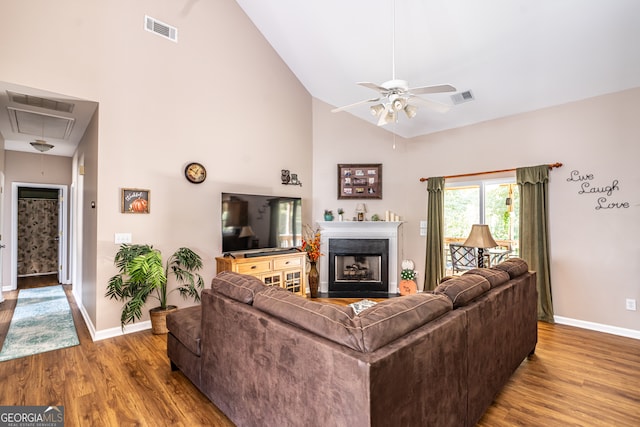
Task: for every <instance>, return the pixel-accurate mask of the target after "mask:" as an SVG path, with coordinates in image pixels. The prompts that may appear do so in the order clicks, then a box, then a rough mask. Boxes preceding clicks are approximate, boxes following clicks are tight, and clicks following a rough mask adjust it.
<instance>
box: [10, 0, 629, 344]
mask: <svg viewBox="0 0 640 427" xmlns="http://www.w3.org/2000/svg"><path fill="white" fill-rule="evenodd" d="M3 12H5V13H6V16H10V17H11V19H6V20H5V22H4V23H3V25H2V26H0V37H1V38H2V40H5V41H10V42H5V43H2V44H0V55H1V56H2V57H3V58H12V60H11V61H6V62H3V66H2V67H1V68H0V80H3V81H8V82H12V83H16V84H21V85H26V86H31V87H35V88H39V89H43V90H48V91H52V92H57V93H63V94H66V95H70V96H75V97H79V98H83V99H88V100H92V101H95V102H98V103H99V105H100V107H99V112H98V118H97V122H94V123H93V124H92V126H91V128H90V129H91V130H90V135H89V136H86V138H87V141H85V144H86V146H81V148H80V152H81V154H82V155H83V156H84V157H82V159H83V160H82V161H84V162H85V169H86V170H87V175H85V176H84V177H82V178H79V177H77V176H75V177H74V178H73V179H74V180H82V183H83V185H84V190H83V194H82V196H83V197H84V200H83V202H82V211H83V213H84V215H83V221H84V223H83V224H82V227H83V230H84V231H83V242H82V245H83V247H82V249H83V253H84V254H86V255H87V256H88V258H85V262H84V263H83V268H82V269H83V271H82V276H83V279H82V284H83V287H82V295H83V297H82V298H83V299H84V300H86V301H83V304H84V305H85V307H86V311H87V313H88V314H89V317H90V319H91V322H92V324H93V327H95V329H96V330H97V331H105V330H110V329H111V328H116V329H117V327H118V326H119V321H118V319H119V304H117V303H115V302H112V301H108V300H106V299H105V298H104V297H103V295H104V289H105V286H106V281H107V280H108V278H109V277H110V276H111V275H112V274H113V273H114V272H115V270H114V267H113V265H112V262H113V254H114V252H115V251H116V249H117V247H116V245H115V244H114V243H113V237H114V236H113V235H114V233H119V232H131V233H132V234H133V241H134V242H135V243H153V244H154V245H155V246H156V247H158V248H159V249H161V250H162V251H163V252H165V253H167V252H170V251H173V250H175V249H176V248H177V247H178V246H180V245H188V246H190V247H192V248H193V249H195V250H196V251H198V252H199V253H200V254H201V255H202V256H203V257H204V259H205V263H206V268H205V270H204V271H203V275H204V276H205V278H206V280H207V281H209V280H210V279H211V277H212V276H213V275H214V269H215V268H214V262H213V258H214V257H215V256H217V255H219V254H220V241H221V238H220V234H219V225H218V222H219V218H220V211H219V204H220V203H219V202H220V200H219V197H220V193H221V192H222V191H253V192H264V193H273V194H276V193H277V194H284V195H300V196H302V197H303V198H304V200H305V204H304V206H305V222H312V217H313V220H314V221H315V220H319V219H321V215H322V210H323V209H337V208H339V207H342V208H343V209H345V211H346V213H347V215H348V216H349V215H353V209H354V207H355V203H353V202H348V203H347V202H344V201H338V200H337V197H336V187H337V183H336V164H337V163H360V162H362V163H364V162H372V163H383V165H384V168H383V171H384V189H383V191H384V193H383V195H384V198H383V199H382V200H379V201H371V202H367V205H368V206H369V211H370V214H371V213H374V212H378V213H384V211H385V210H393V211H395V212H397V213H398V214H399V215H401V216H402V217H403V219H405V220H406V223H405V224H404V225H403V234H404V242H405V243H404V245H403V248H402V253H401V256H402V257H403V258H412V259H414V260H415V261H416V263H417V265H418V269H419V270H422V269H423V268H424V244H425V240H424V237H420V236H419V232H418V224H419V220H421V219H425V216H426V214H425V211H426V208H425V206H426V192H425V185H424V184H423V183H420V182H419V178H420V177H423V176H437V175H450V174H457V173H466V172H475V171H482V170H491V169H504V168H512V167H517V166H531V165H536V164H541V163H549V162H555V161H560V162H563V163H564V164H565V166H564V167H563V168H562V169H559V170H555V171H553V172H552V173H551V182H550V190H551V197H550V232H551V235H552V236H551V257H552V271H553V273H552V274H553V275H552V281H553V289H554V291H553V292H554V306H555V309H556V315H558V316H560V317H564V318H568V319H575V320H577V321H580V322H585V324H588V323H589V322H592V323H595V324H600V325H605V326H606V325H608V326H611V327H612V328H626V329H628V330H633V331H640V317H639V316H640V311H636V312H631V311H626V310H624V299H625V298H635V299H637V300H640V290H639V285H638V283H637V279H635V278H636V277H638V273H639V271H638V269H639V268H640V266H639V264H638V263H637V262H633V260H637V259H638V256H639V255H640V254H639V253H638V251H639V250H640V249H639V248H638V247H637V245H635V246H634V245H633V241H635V237H636V236H638V235H639V233H638V231H639V230H638V227H639V224H640V221H638V219H639V218H638V198H637V197H638V196H637V194H638V192H637V188H639V186H640V179H639V177H640V174H639V172H638V168H637V167H635V164H632V162H635V159H636V158H638V154H640V153H638V150H639V149H640V148H639V145H638V143H637V135H638V134H639V132H638V131H639V130H640V129H638V127H639V123H638V121H637V120H635V118H634V117H633V113H634V112H635V111H638V109H639V108H638V107H639V104H640V93H639V90H631V91H626V92H623V93H620V94H615V95H610V96H605V97H599V98H594V99H590V100H585V101H581V102H578V103H573V104H568V105H564V106H559V107H555V108H550V109H545V110H541V111H537V112H533V113H529V114H523V115H519V116H514V117H510V118H506V119H502V120H495V121H491V122H486V123H481V124H478V125H474V126H468V127H465V128H461V129H456V130H451V131H447V132H441V133H438V134H435V135H430V136H426V137H421V138H415V139H412V140H403V139H402V138H396V148H395V149H393V148H392V145H393V136H392V135H391V134H390V133H389V132H387V131H385V130H384V129H380V128H378V127H375V126H372V125H369V124H367V123H364V122H363V121H361V120H359V119H355V118H354V117H353V116H351V115H349V114H348V113H340V114H331V113H330V112H329V110H330V109H331V107H330V106H328V105H326V104H324V103H322V102H320V101H317V100H313V101H312V100H311V98H310V96H309V95H308V93H307V92H306V91H305V90H304V88H303V87H302V86H301V85H300V84H299V82H297V80H296V79H295V77H294V76H293V75H292V74H291V72H290V70H289V69H288V68H287V67H286V66H285V65H284V64H283V63H282V61H281V60H280V59H279V58H278V56H277V55H276V54H275V53H274V51H273V50H272V49H271V47H270V46H269V45H268V43H266V41H265V40H264V39H263V38H262V36H261V35H260V34H259V33H258V32H257V30H256V29H255V28H254V27H253V25H252V24H251V23H250V22H249V20H248V19H247V18H246V16H245V15H244V14H243V12H242V11H241V10H240V9H239V7H238V6H237V5H236V3H235V2H234V1H232V0H224V1H223V0H221V1H213V2H192V3H187V4H177V3H176V2H173V1H170V0H155V1H152V0H145V1H138V2H130V1H125V0H116V1H111V2H83V1H79V0H59V1H57V2H48V1H44V0H41V1H32V2H22V1H19V0H7V1H5V2H4V3H3ZM145 14H148V15H150V16H153V17H155V18H157V19H159V20H161V21H164V22H166V23H169V24H171V25H174V26H176V27H178V29H179V35H178V38H179V42H178V43H177V44H176V43H173V42H170V41H167V40H164V39H162V38H160V37H157V36H155V35H153V34H150V33H148V32H145V31H144V30H143V29H142V23H143V17H144V15H145ZM50 22H56V29H57V30H56V31H55V32H51V31H48V30H47V29H48V28H50V26H49V24H50ZM38 28H43V29H44V30H43V31H42V32H38V31H37V30H36V29H38ZM34 52H37V54H34ZM42 64H47V65H48V67H42ZM312 155H313V159H314V160H313V162H312V160H311V159H312ZM80 159H81V156H76V161H78V162H80V161H81V160H80ZM189 161H200V162H202V163H203V164H204V165H205V166H206V167H207V169H208V173H209V174H208V179H207V181H206V182H205V183H203V184H201V185H192V184H189V183H187V182H186V181H185V180H184V178H183V168H184V165H185V164H186V163H187V162H189ZM5 163H7V162H6V161H5ZM283 168H286V169H290V170H291V171H292V172H295V173H298V174H299V176H300V179H301V181H302V182H303V183H304V186H303V187H294V186H290V187H284V186H282V185H281V184H280V181H279V175H280V169H283ZM571 170H580V171H581V172H582V171H584V172H588V173H591V174H593V175H594V176H595V180H594V185H606V184H608V183H610V182H611V181H612V180H613V179H617V180H618V181H619V183H620V191H619V192H617V193H616V194H615V195H614V196H613V197H612V199H616V200H620V201H625V200H628V201H629V202H630V205H631V207H630V208H629V209H623V210H608V211H603V210H600V211H596V210H595V209H594V203H595V201H594V197H591V196H585V195H578V194H577V191H578V190H577V188H576V186H575V185H574V183H570V182H567V181H566V179H567V177H568V176H569V173H570V172H571ZM122 187H140V188H147V189H150V190H151V213H150V214H149V215H127V214H121V213H120V212H119V210H120V200H119V194H120V189H121V188H122ZM312 194H313V198H312ZM91 200H95V201H96V205H97V207H96V209H91V208H90V207H88V203H90V201H91ZM5 222H7V221H5ZM622 253H624V254H625V255H624V256H622V255H620V254H622ZM421 276H422V275H421ZM421 278H422V277H421ZM172 302H178V303H179V304H180V305H186V303H184V302H181V301H178V300H176V299H175V298H174V300H173V301H172ZM639 333H640V332H639Z"/></svg>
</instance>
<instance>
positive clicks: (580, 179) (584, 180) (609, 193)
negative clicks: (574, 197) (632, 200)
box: [567, 170, 629, 211]
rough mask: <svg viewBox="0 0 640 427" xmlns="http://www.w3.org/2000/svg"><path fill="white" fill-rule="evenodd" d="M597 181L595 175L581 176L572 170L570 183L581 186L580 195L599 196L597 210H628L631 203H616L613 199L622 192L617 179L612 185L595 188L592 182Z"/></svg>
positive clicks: (568, 179)
mask: <svg viewBox="0 0 640 427" xmlns="http://www.w3.org/2000/svg"><path fill="white" fill-rule="evenodd" d="M594 179H595V175H593V174H590V173H587V174H581V173H580V171H577V170H572V171H571V174H570V175H569V178H567V181H568V182H575V183H577V184H579V190H578V194H581V195H599V196H600V197H598V198H597V199H596V205H595V209H596V210H597V211H599V210H601V209H627V208H629V202H627V201H624V202H620V201H615V200H612V197H613V196H614V195H616V194H617V193H618V192H619V191H620V182H619V181H618V180H617V179H614V180H612V182H611V184H608V185H600V186H595V185H593V183H592V182H591V181H593V180H594Z"/></svg>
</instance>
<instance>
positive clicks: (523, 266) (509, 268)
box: [493, 258, 529, 279]
mask: <svg viewBox="0 0 640 427" xmlns="http://www.w3.org/2000/svg"><path fill="white" fill-rule="evenodd" d="M493 268H495V269H497V270H502V271H506V272H507V273H509V277H510V278H512V279H513V278H515V277H518V276H521V275H523V274H525V273H526V272H528V271H529V266H528V265H527V262H526V261H525V260H523V259H522V258H509V259H508V260H506V261H504V262H501V263H500V264H498V265H496V266H495V267H493Z"/></svg>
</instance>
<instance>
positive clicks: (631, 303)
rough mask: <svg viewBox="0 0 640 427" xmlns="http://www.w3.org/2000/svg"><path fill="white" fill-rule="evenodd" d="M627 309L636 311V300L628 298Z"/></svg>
mask: <svg viewBox="0 0 640 427" xmlns="http://www.w3.org/2000/svg"><path fill="white" fill-rule="evenodd" d="M627 310H631V311H636V300H634V299H631V298H627Z"/></svg>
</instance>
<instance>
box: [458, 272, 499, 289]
mask: <svg viewBox="0 0 640 427" xmlns="http://www.w3.org/2000/svg"><path fill="white" fill-rule="evenodd" d="M465 274H477V275H478V276H482V277H484V278H485V279H487V280H488V281H489V284H490V285H491V288H492V289H493V288H495V287H496V286H500V285H502V284H504V283H507V282H508V281H509V273H507V272H506V271H504V270H498V269H496V268H474V269H473V270H469V271H466V272H465V273H464V274H463V276H464V275H465Z"/></svg>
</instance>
